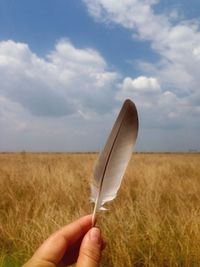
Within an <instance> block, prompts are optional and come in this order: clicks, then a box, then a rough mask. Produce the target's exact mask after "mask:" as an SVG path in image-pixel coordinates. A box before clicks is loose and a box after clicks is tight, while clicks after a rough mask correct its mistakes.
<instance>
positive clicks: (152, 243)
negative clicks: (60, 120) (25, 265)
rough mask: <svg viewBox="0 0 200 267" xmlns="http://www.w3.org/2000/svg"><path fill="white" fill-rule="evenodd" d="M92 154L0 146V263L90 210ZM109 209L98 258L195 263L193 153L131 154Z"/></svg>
mask: <svg viewBox="0 0 200 267" xmlns="http://www.w3.org/2000/svg"><path fill="white" fill-rule="evenodd" d="M96 157H97V155H96V154H33V153H18V154H7V153H2V154H0V248H1V249H0V266H20V265H21V263H22V262H24V261H25V260H26V259H27V258H28V257H30V255H31V254H32V253H33V251H34V250H35V249H36V248H37V247H38V245H39V244H40V243H41V242H42V241H43V240H44V239H45V238H46V237H47V236H49V234H50V233H52V232H53V231H54V230H56V229H58V228H59V227H60V226H63V225H65V224H67V223H69V222H71V221H72V220H74V219H76V218H78V217H80V216H81V215H85V214H87V213H90V212H91V211H92V205H91V204H90V203H89V200H88V199H89V194H90V190H89V180H90V178H91V176H92V170H93V165H94V162H95V159H96ZM107 207H109V211H107V212H103V213H102V216H101V217H99V222H98V223H99V226H100V227H101V229H102V232H103V235H104V237H105V239H106V240H107V248H106V250H105V252H104V256H103V263H102V266H105V267H111V266H115V267H125V266H126V267H133V266H136V267H141V266H148V267H154V266H165V267H167V266H173V267H174V266H190V267H192V266H200V154H135V155H134V157H133V158H132V160H131V162H130V164H129V167H128V169H127V172H126V175H125V177H124V180H123V184H122V188H121V189H120V192H119V195H118V197H117V199H115V201H114V202H112V203H110V204H109V205H107Z"/></svg>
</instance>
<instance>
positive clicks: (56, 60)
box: [0, 40, 118, 117]
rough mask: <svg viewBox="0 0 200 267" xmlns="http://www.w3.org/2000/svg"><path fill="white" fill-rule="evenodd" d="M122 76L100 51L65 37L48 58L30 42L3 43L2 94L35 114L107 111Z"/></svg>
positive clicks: (0, 61) (0, 53) (0, 45)
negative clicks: (83, 47) (75, 44)
mask: <svg viewBox="0 0 200 267" xmlns="http://www.w3.org/2000/svg"><path fill="white" fill-rule="evenodd" d="M117 79H118V74H117V73H116V72H112V71H109V70H108V66H107V64H106V62H105V60H104V59H103V58H102V56H101V55H100V54H99V53H98V52H97V51H96V50H94V49H89V48H88V49H80V48H76V47H74V46H73V45H72V43H70V41H68V40H61V41H59V42H58V43H57V44H56V47H55V49H54V50H53V51H51V52H50V53H49V54H48V55H46V57H45V58H41V57H39V56H37V55H36V54H34V53H33V52H32V51H31V50H30V48H29V46H28V45H27V44H25V43H16V42H14V41H12V40H9V41H2V42H0V83H1V87H0V95H1V96H3V97H4V98H7V99H8V100H9V101H13V102H15V103H18V104H20V105H21V106H22V107H23V108H25V109H26V110H27V112H30V113H31V114H33V115H35V116H50V117H51V116H55V117H58V116H64V115H68V114H75V113H77V114H78V111H79V114H80V113H81V114H84V113H85V112H86V113H88V112H96V113H99V112H100V113H101V112H106V111H108V110H109V108H110V103H111V102H112V101H113V100H112V99H113V87H114V84H115V83H116V81H117Z"/></svg>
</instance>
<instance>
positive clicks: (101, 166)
mask: <svg viewBox="0 0 200 267" xmlns="http://www.w3.org/2000/svg"><path fill="white" fill-rule="evenodd" d="M138 124H139V123H138V114H137V109H136V106H135V104H134V103H133V102H132V101H131V100H129V99H127V100H125V102H124V104H123V106H122V108H121V110H120V113H119V115H118V117H117V119H116V121H115V124H114V126H113V128H112V131H111V133H110V135H109V137H108V139H107V142H106V144H105V147H104V149H103V151H102V152H101V154H100V156H99V158H98V161H97V163H96V166H95V169H94V177H93V181H92V185H91V200H92V202H94V203H95V206H94V211H93V217H92V221H93V225H94V224H95V220H96V213H97V211H98V210H99V209H105V208H103V205H104V203H106V202H108V201H111V200H113V199H114V198H115V197H116V195H117V192H118V190H119V188H120V185H121V181H122V178H123V175H124V172H125V170H126V167H127V165H128V162H129V160H130V158H131V155H132V151H133V145H134V144H135V142H136V139H137V134H138Z"/></svg>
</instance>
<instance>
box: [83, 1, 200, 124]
mask: <svg viewBox="0 0 200 267" xmlns="http://www.w3.org/2000/svg"><path fill="white" fill-rule="evenodd" d="M83 1H84V2H85V4H86V5H87V7H88V11H89V13H90V15H91V16H93V17H94V18H95V19H97V20H98V21H101V22H106V23H115V24H118V25H121V26H122V27H125V28H128V29H129V30H132V36H133V38H136V39H140V40H141V41H149V42H150V45H151V48H152V50H153V51H154V52H156V53H157V54H158V55H159V56H160V59H159V60H158V61H157V62H156V63H153V64H152V63H150V62H142V61H139V62H137V66H138V68H139V69H140V71H141V73H142V75H143V76H142V77H136V78H130V77H126V78H125V79H124V80H123V82H122V86H121V91H119V92H118V93H117V98H118V99H121V100H122V99H124V98H126V97H131V98H133V99H135V101H136V103H137V104H138V106H139V109H140V112H141V114H143V115H142V117H143V118H144V123H145V121H146V122H147V121H151V122H152V123H148V125H149V127H151V126H152V127H153V125H154V122H155V121H157V126H158V127H161V126H162V125H163V127H171V125H174V126H175V123H176V126H177V127H180V126H183V127H187V126H188V127H196V125H200V119H199V118H197V116H196V115H194V114H197V112H198V110H199V106H200V101H199V99H200V90H199V84H200V75H199V70H200V60H199V59H200V49H199V44H200V31H199V21H197V20H184V18H183V17H179V15H178V12H176V10H171V12H170V13H168V14H167V13H160V14H158V12H157V13H156V12H155V11H154V5H156V4H157V3H158V2H159V1H148V0H147V1H145V0H125V1H124V0H119V1H117V2H116V1H115V0H83ZM170 14H175V20H174V16H171V15H170ZM130 60H131V59H130ZM150 77H151V78H150ZM147 92H148V94H147ZM147 110H148V112H147Z"/></svg>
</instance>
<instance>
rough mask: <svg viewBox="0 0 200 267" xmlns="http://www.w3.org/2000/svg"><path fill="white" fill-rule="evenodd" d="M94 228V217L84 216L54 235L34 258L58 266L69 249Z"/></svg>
mask: <svg viewBox="0 0 200 267" xmlns="http://www.w3.org/2000/svg"><path fill="white" fill-rule="evenodd" d="M91 227H92V215H87V216H84V217H82V218H80V219H78V220H76V221H75V222H73V223H70V224H68V225H66V226H64V227H62V228H61V229H60V230H58V231H56V232H55V233H54V234H52V235H51V236H50V237H49V238H48V239H47V240H46V241H45V242H44V243H43V244H42V246H41V247H39V249H38V250H37V251H36V252H35V254H34V256H33V257H37V258H38V259H40V260H42V261H47V262H51V263H53V264H55V265H56V264H58V262H59V261H60V260H61V259H62V257H63V256H64V254H65V252H66V250H67V248H68V247H69V246H70V245H72V244H73V243H75V242H76V241H77V240H78V239H80V238H81V237H82V236H84V235H85V233H86V232H87V231H88V230H89V229H90V228H91Z"/></svg>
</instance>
